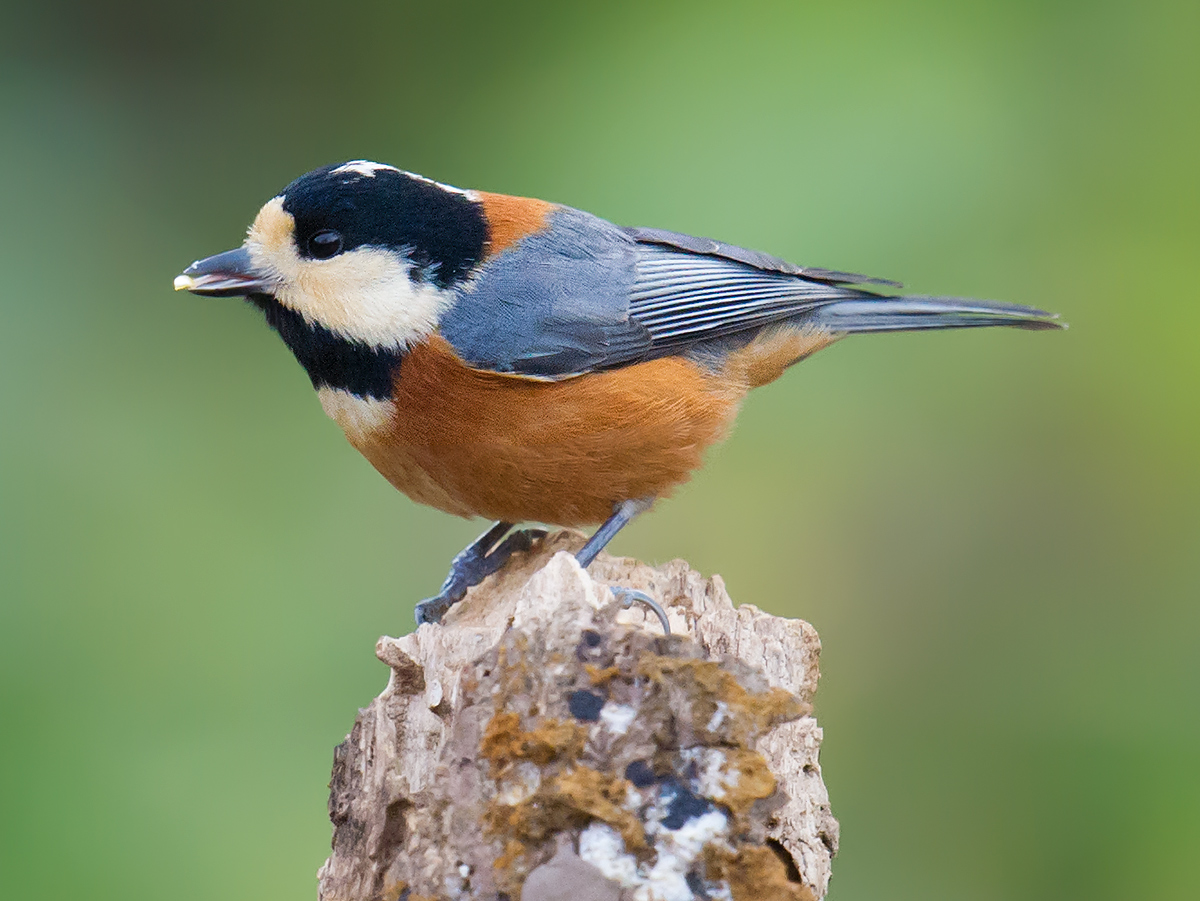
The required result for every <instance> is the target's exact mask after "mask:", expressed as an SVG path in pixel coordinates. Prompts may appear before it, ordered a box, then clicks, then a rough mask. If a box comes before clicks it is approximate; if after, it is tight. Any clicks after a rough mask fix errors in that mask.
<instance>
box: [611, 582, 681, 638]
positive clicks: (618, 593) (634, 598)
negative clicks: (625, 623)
mask: <svg viewBox="0 0 1200 901" xmlns="http://www.w3.org/2000/svg"><path fill="white" fill-rule="evenodd" d="M612 593H613V597H615V598H617V600H619V601H620V602H621V606H623V607H624V608H625V609H626V610H628V609H629V608H630V607H632V606H633V605H634V604H635V603H637V604H641V605H643V606H645V607H649V608H650V609H651V610H653V611H654V614H655V615H656V616H657V617H658V621H659V622H660V623H662V627H663V632H664V633H666V634H667V635H670V634H671V621H670V620H668V619H667V611H666V610H664V609H663V608H662V604H660V603H659V602H658V601H656V600H654V598H652V597H650V595H648V594H646V592H644V591H638V590H637V589H636V588H620V587H613V588H612Z"/></svg>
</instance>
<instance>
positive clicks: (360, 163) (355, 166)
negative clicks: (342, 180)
mask: <svg viewBox="0 0 1200 901" xmlns="http://www.w3.org/2000/svg"><path fill="white" fill-rule="evenodd" d="M384 169H387V170H388V171H390V172H399V171H400V170H399V169H397V168H396V167H395V166H389V165H388V164H387V163H373V162H371V161H370V160H351V161H350V162H348V163H343V164H342V165H340V166H338V167H337V168H336V169H334V170H333V174H334V175H341V174H343V173H346V172H353V173H354V174H355V175H362V176H364V177H366V178H374V177H375V173H376V172H380V171H382V170H384Z"/></svg>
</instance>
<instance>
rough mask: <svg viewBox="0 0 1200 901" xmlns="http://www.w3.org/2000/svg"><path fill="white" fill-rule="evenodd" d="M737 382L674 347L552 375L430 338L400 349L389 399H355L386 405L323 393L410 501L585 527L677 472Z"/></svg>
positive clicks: (716, 423) (670, 481)
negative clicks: (492, 367)
mask: <svg viewBox="0 0 1200 901" xmlns="http://www.w3.org/2000/svg"><path fill="white" fill-rule="evenodd" d="M745 390H746V386H745V384H744V382H741V381H740V380H739V381H730V380H728V379H724V378H720V377H718V376H715V375H714V374H712V373H710V372H707V371H706V370H705V369H703V368H702V367H700V366H698V365H697V364H695V363H693V362H691V361H688V360H686V359H683V358H680V357H667V358H663V359H659V360H653V361H649V362H646V363H639V364H636V365H633V366H627V367H623V368H621V369H614V370H609V371H605V372H596V373H590V374H588V375H584V376H579V377H576V378H572V379H565V380H563V381H558V382H542V381H533V380H529V379H524V378H516V377H511V376H504V375H497V374H495V373H487V372H480V371H478V370H473V369H470V368H469V367H466V366H464V365H463V363H462V362H461V361H460V360H459V359H458V358H457V357H456V356H455V355H454V353H453V351H452V350H451V349H450V348H449V346H448V345H447V344H446V343H445V342H444V341H443V340H442V339H440V338H436V337H435V338H432V339H430V340H429V341H427V342H426V343H425V344H423V345H420V346H419V347H417V348H414V349H413V350H412V351H411V352H410V353H409V354H408V355H407V356H406V357H405V359H404V362H403V363H402V364H401V366H400V369H399V372H398V375H397V378H396V390H395V392H394V393H393V398H392V400H391V401H385V402H366V403H368V404H370V403H376V404H387V405H390V407H389V408H386V410H385V408H381V407H375V408H370V409H368V408H364V409H361V410H355V411H354V412H353V413H351V412H348V411H346V410H339V409H337V408H336V406H334V405H331V404H330V403H327V402H326V401H325V399H324V398H323V403H325V406H326V410H327V412H330V415H331V416H333V417H334V418H335V419H337V420H338V421H339V424H340V425H342V427H343V429H344V430H345V431H346V434H347V437H348V438H349V439H350V441H351V443H352V444H354V445H355V446H356V447H357V448H358V449H359V450H360V451H361V452H362V453H363V455H364V456H365V457H366V458H367V459H368V460H370V462H371V463H372V464H373V465H374V466H375V468H376V469H378V470H379V471H380V472H381V473H382V474H383V475H384V476H385V477H386V478H387V479H388V481H390V482H391V483H392V484H393V485H394V486H395V487H396V488H398V489H400V490H401V491H403V492H404V493H405V494H407V495H409V496H410V497H411V498H412V499H413V500H416V501H419V502H421V503H424V504H429V505H431V506H434V507H437V508H439V509H441V510H445V511H447V512H449V513H455V514H458V515H461V516H485V517H488V518H491V519H498V520H509V521H513V522H520V521H540V522H548V523H555V524H559V525H584V524H589V523H595V522H600V521H602V520H603V519H605V518H606V517H607V516H608V515H609V514H610V513H611V512H612V507H613V505H614V504H615V503H617V502H619V501H622V500H626V499H629V498H641V497H651V496H661V495H662V494H664V493H666V492H668V491H669V490H670V489H671V488H673V487H674V486H676V485H678V484H679V483H681V482H683V481H685V480H686V479H687V478H688V476H689V475H690V473H691V471H692V470H693V469H695V468H696V467H697V466H699V465H700V462H701V455H702V453H703V451H704V449H705V448H706V447H708V446H709V445H710V444H712V443H713V442H715V441H718V440H720V439H721V438H722V437H724V435H725V434H726V432H727V431H728V429H729V426H730V424H731V423H732V421H733V418H734V416H735V415H736V413H737V408H738V404H739V403H740V401H741V398H742V396H743V395H744V394H745ZM331 407H333V409H332V410H331ZM335 414H338V415H335ZM381 417H382V421H381ZM364 420H370V421H369V422H365V423H364ZM364 425H365V427H364Z"/></svg>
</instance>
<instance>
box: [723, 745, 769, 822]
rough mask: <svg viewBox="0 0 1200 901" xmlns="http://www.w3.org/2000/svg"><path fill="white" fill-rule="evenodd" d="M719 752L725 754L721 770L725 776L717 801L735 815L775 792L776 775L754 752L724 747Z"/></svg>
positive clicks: (742, 812)
mask: <svg viewBox="0 0 1200 901" xmlns="http://www.w3.org/2000/svg"><path fill="white" fill-rule="evenodd" d="M721 753H722V754H724V755H725V765H724V766H723V767H722V772H723V774H725V775H726V776H727V778H726V779H725V780H724V782H725V794H724V795H722V796H721V799H720V803H721V804H722V805H724V806H725V807H728V808H729V809H730V811H732V812H733V814H734V815H735V816H741V815H743V814H745V813H746V812H748V811H749V810H750V808H751V807H753V806H754V804H755V802H757V801H762V800H764V799H765V798H769V797H771V795H772V794H774V793H775V786H776V779H775V776H774V775H773V774H772V773H771V770H770V769H769V768H768V767H767V761H766V760H765V759H764V758H763V756H762V755H761V754H759V753H758V752H757V751H750V750H747V749H745V748H727V749H723V750H722V752H721Z"/></svg>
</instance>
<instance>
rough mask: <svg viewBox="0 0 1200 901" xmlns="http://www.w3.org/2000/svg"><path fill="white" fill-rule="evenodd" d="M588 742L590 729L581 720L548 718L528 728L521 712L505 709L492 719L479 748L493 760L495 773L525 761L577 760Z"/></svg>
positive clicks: (541, 764)
mask: <svg viewBox="0 0 1200 901" xmlns="http://www.w3.org/2000/svg"><path fill="white" fill-rule="evenodd" d="M586 741H587V730H586V729H584V728H583V727H582V726H580V725H579V724H578V723H568V722H564V721H562V720H557V719H553V718H550V717H547V718H546V719H544V720H543V721H542V722H540V723H539V724H538V725H537V726H536V727H534V728H533V729H529V730H525V729H522V728H521V717H520V716H519V715H518V714H516V713H512V712H505V711H501V712H499V713H497V714H496V715H495V716H493V717H492V718H491V719H490V720H489V721H488V724H487V728H486V729H485V730H484V733H483V742H482V743H481V745H480V748H479V750H480V753H481V754H482V755H483V756H484V757H486V758H487V759H488V760H490V761H491V764H492V773H493V775H495V774H497V773H499V772H501V771H502V770H503V769H505V768H506V767H508V766H511V765H512V764H513V763H514V762H516V761H521V760H528V761H529V762H530V763H534V764H537V765H538V766H545V765H546V764H548V763H550V762H552V761H554V760H561V759H569V760H574V759H575V758H576V757H578V756H579V755H580V753H582V751H583V746H584V743H585V742H586Z"/></svg>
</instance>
